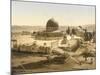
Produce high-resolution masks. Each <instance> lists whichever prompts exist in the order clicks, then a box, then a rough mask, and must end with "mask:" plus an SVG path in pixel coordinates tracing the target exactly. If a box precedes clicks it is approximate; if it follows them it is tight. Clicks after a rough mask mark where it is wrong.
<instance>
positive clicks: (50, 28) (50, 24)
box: [46, 18, 59, 32]
mask: <svg viewBox="0 0 100 75" xmlns="http://www.w3.org/2000/svg"><path fill="white" fill-rule="evenodd" d="M58 28H59V25H58V23H57V22H56V21H55V20H54V19H53V18H52V19H49V20H48V22H47V24H46V31H47V32H52V31H55V30H58Z"/></svg>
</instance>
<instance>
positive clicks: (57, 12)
mask: <svg viewBox="0 0 100 75" xmlns="http://www.w3.org/2000/svg"><path fill="white" fill-rule="evenodd" d="M50 18H54V19H55V20H56V21H57V22H58V24H59V25H60V26H62V25H84V24H95V7H94V6H80V5H67V4H66V5H65V4H48V3H36V2H21V1H12V25H32V26H34V25H35V26H36V25H42V26H45V25H46V22H47V21H48V19H50Z"/></svg>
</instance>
